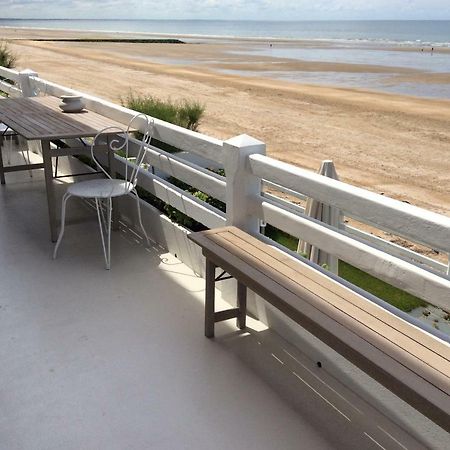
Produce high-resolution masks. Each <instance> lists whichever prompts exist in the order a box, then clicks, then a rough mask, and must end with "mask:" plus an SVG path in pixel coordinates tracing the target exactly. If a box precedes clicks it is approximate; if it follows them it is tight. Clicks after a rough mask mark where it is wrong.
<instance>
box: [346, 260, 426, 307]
mask: <svg viewBox="0 0 450 450" xmlns="http://www.w3.org/2000/svg"><path fill="white" fill-rule="evenodd" d="M339 276H340V277H342V278H344V279H345V280H347V281H350V283H352V284H354V285H356V286H359V287H360V288H362V289H364V290H365V291H367V292H370V293H371V294H373V295H375V296H376V297H378V298H381V299H382V300H384V301H386V302H388V303H390V304H391V305H392V306H395V307H396V308H398V309H401V310H402V311H405V312H411V311H412V310H413V309H415V308H418V307H419V306H428V304H427V303H426V302H425V301H424V300H422V299H420V298H419V297H416V296H414V295H411V294H409V293H408V292H405V291H402V290H401V289H398V288H396V287H394V286H391V285H390V284H388V283H385V282H384V281H382V280H379V279H378V278H375V277H373V276H372V275H369V274H368V273H366V272H363V271H362V270H360V269H358V268H356V267H353V266H352V265H351V264H348V263H346V262H344V261H339Z"/></svg>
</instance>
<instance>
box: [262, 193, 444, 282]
mask: <svg viewBox="0 0 450 450" xmlns="http://www.w3.org/2000/svg"><path fill="white" fill-rule="evenodd" d="M262 195H263V197H264V198H267V199H268V200H271V201H272V202H274V203H276V204H278V205H279V206H280V207H281V208H283V209H286V210H287V211H292V212H294V213H299V214H305V208H304V207H303V206H301V205H297V204H295V203H292V202H290V201H289V200H286V199H284V198H280V197H278V196H276V195H274V194H270V193H268V192H264V193H263V194H262ZM340 229H342V230H343V231H346V232H347V233H348V234H349V235H351V236H353V237H354V238H355V239H357V240H359V241H361V242H364V243H366V244H368V245H371V246H372V247H375V248H377V249H378V250H381V251H384V252H386V253H389V254H391V255H393V256H396V257H398V258H401V259H403V260H405V261H407V262H409V263H411V264H414V265H416V266H418V267H422V268H424V269H426V270H431V271H433V272H434V273H436V274H437V275H440V276H445V277H448V276H449V275H448V266H447V265H446V264H444V263H442V262H440V261H437V260H435V259H432V258H429V257H428V256H425V255H423V254H420V253H417V252H415V251H413V250H410V249H409V248H406V247H402V246H400V245H398V244H395V243H394V242H390V241H388V240H386V239H383V238H381V237H378V236H375V235H373V234H370V233H367V232H365V231H363V230H360V229H358V228H356V227H353V226H351V225H348V224H345V223H341V224H340Z"/></svg>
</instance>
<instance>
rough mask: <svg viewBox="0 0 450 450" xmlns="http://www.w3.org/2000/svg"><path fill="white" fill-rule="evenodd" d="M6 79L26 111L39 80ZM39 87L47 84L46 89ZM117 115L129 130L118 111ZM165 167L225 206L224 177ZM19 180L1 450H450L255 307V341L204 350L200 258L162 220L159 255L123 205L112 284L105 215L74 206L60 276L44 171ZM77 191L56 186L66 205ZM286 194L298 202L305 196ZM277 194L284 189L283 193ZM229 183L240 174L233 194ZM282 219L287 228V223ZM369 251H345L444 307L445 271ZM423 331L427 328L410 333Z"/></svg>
mask: <svg viewBox="0 0 450 450" xmlns="http://www.w3.org/2000/svg"><path fill="white" fill-rule="evenodd" d="M3 74H4V75H5V72H4V73H3ZM8 76H10V77H11V78H14V80H13V81H16V82H17V83H18V84H16V85H12V84H10V85H8V86H5V84H6V83H5V82H3V89H5V90H6V89H8V90H9V93H10V94H12V95H25V94H26V93H27V89H28V88H30V86H31V84H32V83H33V77H29V75H27V77H26V79H23V80H22V82H21V83H20V81H19V75H17V76H16V74H11V73H9V75H8ZM27 82H28V83H30V82H31V84H28V85H27ZM40 83H42V80H39V79H38V78H35V85H36V86H40V88H42V84H40ZM18 86H20V91H19V88H18ZM0 89H2V86H1V85H0ZM60 89H62V88H61V87H56V86H55V85H53V84H52V83H50V82H48V84H47V89H46V90H45V92H47V93H49V94H53V95H60V94H61V92H60ZM36 92H37V90H36ZM41 92H43V90H42V89H41ZM67 92H69V90H67ZM0 101H1V100H0ZM92 101H93V103H92V104H94V103H95V101H94V100H92ZM99 105H100V106H99V107H98V108H97V110H98V111H103V112H105V111H109V108H110V105H109V104H107V103H106V102H105V103H104V104H102V103H99ZM116 113H117V114H124V112H123V110H120V108H117V111H116ZM115 117H117V116H115ZM158 127H159V128H158V133H159V134H158V138H165V139H164V140H168V141H170V143H176V142H178V143H179V142H181V140H182V138H183V135H182V133H183V132H181V131H179V130H174V129H173V127H170V126H168V125H167V126H166V125H165V124H159V123H158ZM177 133H178V134H177ZM180 133H181V134H180ZM184 137H185V138H186V140H187V142H188V143H189V145H193V143H196V144H200V143H201V142H204V145H203V147H202V146H201V145H200V149H199V150H198V152H199V153H200V156H201V157H207V156H208V155H210V153H208V152H210V150H208V148H209V147H208V146H218V145H219V144H218V143H217V142H216V141H214V140H213V139H211V138H207V137H205V138H203V137H201V135H200V137H198V136H196V134H194V133H192V134H186V135H185V136H184ZM202 139H203V141H202ZM161 140H163V139H161ZM220 144H221V145H222V143H220ZM226 145H227V144H225V146H226ZM255 145H256V144H255V143H253V147H252V148H253V149H254V147H255ZM23 149H24V147H23V143H22V144H21V146H20V148H19V147H17V146H16V147H15V148H14V149H13V152H12V159H13V161H12V163H14V160H16V161H19V160H20V159H21V158H22V156H21V152H23ZM154 151H156V150H154ZM194 153H195V152H194ZM31 158H32V159H33V161H32V162H38V161H39V160H40V155H39V154H37V153H31ZM158 158H159V164H160V166H161V167H159V166H157V167H159V168H160V169H161V170H165V171H167V172H168V173H169V174H172V175H176V176H178V177H180V179H183V177H186V176H187V174H190V175H191V176H192V180H193V184H194V183H200V182H203V183H204V186H203V185H202V186H203V187H204V190H205V191H208V190H209V191H214V193H215V194H216V195H217V196H218V198H220V197H221V196H222V197H223V196H224V192H225V191H224V189H225V183H224V180H223V179H221V178H220V177H216V176H213V175H208V174H206V175H205V173H206V171H204V170H203V171H202V170H201V169H198V168H197V164H194V163H192V162H189V161H187V162H186V163H185V164H183V163H182V162H181V161H180V160H179V159H177V158H176V157H173V159H171V158H172V157H170V156H167V155H166V154H164V152H161V154H160V155H159V156H158V157H157V156H154V155H150V157H149V163H151V164H155V162H156V160H157V159H158ZM258 158H260V156H259V155H258V156H257V157H256V158H255V168H254V171H255V173H256V172H258V173H259V172H261V170H262V169H261V168H262V167H263V163H265V159H264V158H266V157H264V156H263V157H261V158H260V159H258ZM268 159H269V158H268ZM64 160H66V158H64ZM80 165H81V163H80V162H79V161H78V160H74V159H70V158H68V159H67V161H62V162H61V163H60V168H59V170H60V171H61V172H64V171H66V172H67V174H70V173H71V171H72V170H75V171H78V169H80V167H78V166H80ZM155 165H156V164H155ZM81 170H84V168H82V167H81ZM292 170H294V169H292ZM172 172H173V173H172ZM294 175H295V173H294ZM294 175H292V176H294ZM6 177H7V180H6V181H7V183H6V185H5V186H2V188H1V189H0V208H1V211H2V214H1V215H0V248H1V251H0V286H1V290H0V343H1V344H0V358H1V361H2V365H1V366H0V398H1V399H2V400H1V404H2V407H1V409H0V448H1V449H3V448H4V449H8V450H15V449H18V450H19V449H20V450H22V449H61V448H64V449H80V448H83V449H84V448H86V449H89V448H99V449H103V448H108V449H125V448H127V449H128V448H130V449H134V448H135V449H144V448H145V449H147V448H151V449H190V448H195V449H205V450H206V449H229V448H237V449H241V448H242V449H244V448H245V449H258V450H259V449H283V450H284V449H298V448H305V449H306V448H307V449H326V448H342V449H352V448H354V449H363V448H364V449H372V448H373V449H375V448H377V449H379V448H380V447H381V448H386V449H391V448H392V449H404V448H411V449H413V448H427V447H428V448H444V447H445V445H446V442H447V441H446V439H447V433H446V432H445V431H444V430H443V429H442V428H440V427H439V426H437V425H436V424H434V423H433V422H432V421H430V420H429V419H428V418H426V417H424V416H423V415H421V414H420V413H419V412H417V411H416V410H414V409H413V408H412V407H411V406H409V405H408V404H406V403H405V402H404V401H402V400H400V399H399V398H398V397H396V396H395V395H393V394H392V393H391V392H389V391H388V390H387V389H385V388H384V387H382V386H381V385H380V384H378V383H377V382H375V381H374V380H373V379H371V378H370V376H368V375H366V374H365V373H363V372H362V371H361V370H359V369H357V368H356V367H354V366H353V365H351V364H349V363H348V362H347V361H346V360H345V359H344V358H343V357H342V356H341V355H339V354H337V353H335V352H334V351H332V350H331V349H329V348H327V347H326V346H325V345H324V344H323V343H321V342H319V341H318V340H317V339H315V338H314V337H313V336H312V335H310V334H309V333H306V332H305V331H304V330H301V329H300V327H298V326H297V325H296V324H294V323H293V322H290V321H289V320H286V319H285V318H282V317H281V315H277V313H276V312H274V311H271V310H270V308H267V309H263V307H262V306H261V304H259V303H257V302H256V301H255V302H256V303H255V305H256V306H254V311H253V315H252V318H249V322H248V327H247V329H246V330H245V331H239V330H237V329H236V327H235V326H234V323H230V322H225V323H223V324H221V325H220V326H217V327H216V328H217V331H216V338H215V339H214V340H209V339H206V338H205V337H204V336H203V302H204V280H203V279H202V278H201V277H200V276H199V275H198V273H201V272H202V267H201V264H202V262H201V261H200V262H197V260H196V258H197V253H199V252H198V249H197V250H196V249H195V248H191V247H188V244H187V241H186V240H184V239H183V238H181V237H180V236H181V235H178V234H176V231H174V230H175V229H176V227H175V228H174V229H172V228H170V230H171V231H168V230H169V228H168V225H167V222H165V221H164V219H161V222H155V219H154V214H155V213H154V212H150V210H149V211H144V221H145V222H146V224H148V226H149V228H151V229H152V240H153V244H152V245H151V246H148V245H146V244H144V242H143V240H142V239H141V237H140V235H139V234H138V233H136V231H135V229H134V227H133V222H134V219H133V216H132V214H131V213H130V212H129V210H128V209H127V205H126V204H121V213H122V220H121V222H120V229H119V230H118V231H116V232H115V233H114V234H113V239H112V258H113V259H112V270H111V271H106V270H104V267H103V257H102V252H101V244H100V240H99V236H98V229H97V227H98V225H97V222H96V217H95V211H94V209H93V208H92V206H91V205H90V203H89V202H81V201H80V202H78V203H74V204H73V205H72V207H71V208H70V209H69V211H68V223H69V226H68V229H67V231H66V236H65V240H64V241H63V244H62V247H61V250H60V257H59V258H58V259H57V260H56V261H53V260H52V259H51V253H52V249H53V244H52V243H51V242H50V240H49V238H48V235H49V233H48V216H47V206H46V191H45V183H44V177H43V173H42V170H35V171H33V177H30V176H29V174H28V172H26V171H23V172H13V173H8V174H6ZM200 179H201V181H199V180H200ZM72 181H73V180H72V178H71V177H67V178H61V179H60V180H59V181H58V190H57V192H58V198H60V197H61V195H62V193H63V192H64V189H65V184H66V183H69V182H72ZM287 181H288V183H287V185H285V186H286V189H287V190H288V191H289V192H290V193H293V191H292V189H291V187H292V186H289V180H287ZM271 182H272V183H275V184H276V185H277V186H278V187H280V188H281V186H280V185H279V184H278V180H272V181H271ZM142 183H143V184H142V186H143V187H144V188H145V189H147V190H149V191H150V192H152V193H154V194H156V195H157V196H159V197H160V198H163V199H164V200H165V201H167V202H168V203H170V204H172V205H173V206H175V207H178V208H179V209H180V210H182V211H183V212H185V213H186V214H188V215H191V216H192V217H194V218H195V219H197V220H199V221H201V222H202V223H203V224H205V225H206V226H208V227H210V228H212V227H214V226H220V225H221V224H223V223H224V221H225V217H224V215H223V214H221V212H220V211H218V210H215V209H214V208H210V207H209V206H207V205H205V204H202V203H201V202H200V201H194V199H193V198H191V197H190V196H189V195H187V194H184V193H182V192H180V191H179V190H177V188H176V187H174V186H170V185H169V183H168V182H167V180H164V179H163V178H159V177H158V176H157V175H154V174H151V173H149V174H148V175H144V176H143V182H142ZM231 183H232V176H231V174H228V173H227V189H229V187H228V184H231ZM196 185H197V184H196ZM226 198H227V200H228V199H231V200H230V202H228V201H227V215H228V216H230V215H231V214H232V213H231V211H230V209H231V207H232V205H233V201H235V200H236V198H235V197H230V196H229V194H228V193H227V197H226ZM263 198H264V199H265V200H264V202H268V203H269V204H262V209H263V213H264V214H265V215H264V218H265V219H268V221H269V223H274V224H275V225H282V222H284V226H285V227H286V228H287V230H286V231H292V229H293V228H294V222H295V220H296V219H294V218H293V215H294V213H295V214H296V213H297V212H298V211H297V209H298V207H296V206H295V205H289V206H288V205H287V202H286V201H281V200H275V199H274V197H273V196H266V197H263ZM367 201H372V199H370V198H369V199H368V200H367ZM234 206H235V208H234V211H233V212H234V214H236V215H237V214H238V212H239V211H238V205H234ZM282 208H284V213H283V214H284V216H283V215H280V216H276V215H275V212H276V211H279V210H281V209H282ZM296 208H297V209H296ZM406 208H408V207H406ZM256 210H258V208H254V211H256ZM280 214H281V213H280ZM405 214H406V213H405ZM301 220H303V219H301ZM443 223H444V219H443ZM297 225H298V226H299V230H300V231H299V232H300V234H301V233H303V234H306V233H309V234H308V236H311V239H310V241H311V242H313V243H314V240H315V239H318V238H317V236H319V234H320V232H319V231H317V230H316V232H317V233H318V234H317V236H316V234H314V233H313V232H312V231H308V230H310V229H309V228H308V226H312V225H305V224H302V222H300V221H299V222H298V223H297ZM388 225H389V224H388ZM386 226H387V225H386ZM444 226H448V225H447V222H445V223H444V225H442V228H444ZM280 228H282V227H280ZM149 231H150V230H149ZM347 231H348V230H347ZM407 231H408V232H410V234H414V230H412V231H411V230H407ZM169 235H170V236H169ZM330 236H331V237H330ZM347 237H348V235H346V238H347ZM319 238H323V239H325V240H326V239H332V238H334V239H335V240H336V242H338V244H337V245H336V247H335V248H334V250H335V251H336V255H337V256H338V257H342V252H343V251H344V250H342V249H343V248H344V247H343V245H344V244H343V242H344V240H343V238H342V237H340V235H338V234H337V232H336V235H330V234H327V235H326V236H325V235H323V236H322V235H320V236H319ZM341 238H342V241H339V239H341ZM361 239H362V238H361V235H358V239H355V242H356V244H352V245H354V247H351V248H350V247H349V248H350V250H348V251H349V253H350V252H353V253H355V252H356V251H358V252H360V253H357V254H355V258H356V259H358V258H359V259H360V260H361V264H362V265H363V267H364V269H368V266H370V265H372V269H373V270H374V271H376V274H377V275H378V276H381V277H383V276H384V277H385V278H387V279H389V280H392V279H395V278H398V279H399V281H398V283H399V284H401V285H402V286H403V287H405V288H406V289H409V290H410V291H414V292H416V293H417V294H426V295H428V296H431V297H433V298H437V299H438V300H437V301H438V305H442V304H444V305H445V301H446V300H445V292H447V294H448V291H445V289H446V287H447V284H446V283H448V275H447V274H446V270H447V267H446V265H444V264H441V263H438V262H434V261H426V260H425V258H424V257H421V256H420V255H416V256H414V258H413V257H411V255H410V254H408V253H407V251H406V250H403V249H396V250H395V252H396V253H395V252H394V253H395V255H393V254H392V252H391V253H390V252H389V251H388V250H386V249H387V248H388V247H387V244H386V243H383V244H382V248H383V249H384V251H385V252H386V253H385V255H386V256H385V258H386V260H387V261H388V262H389V264H387V266H386V267H383V266H382V265H377V264H374V261H375V259H371V258H377V257H378V254H377V253H376V252H375V251H374V252H371V250H370V249H371V248H372V246H375V244H374V242H371V246H370V249H367V248H366V247H365V246H364V245H362V244H361V245H360V246H359V244H358V243H361ZM430 239H431V240H433V239H434V240H436V239H437V238H436V237H432V238H430ZM424 240H426V239H425V238H424ZM341 244H342V245H341ZM349 245H350V244H349ZM380 245H381V244H380ZM442 245H443V247H445V246H446V245H447V242H444V243H443V244H442ZM168 250H169V251H168ZM377 251H380V250H377ZM364 252H365V253H364ZM363 254H364V255H365V256H366V259H364V258H362V257H361V255H363ZM349 258H350V256H349ZM395 258H397V259H399V262H398V265H397V266H396V265H395V264H396V261H397V260H396V259H395ZM402 258H403V259H402ZM408 258H409V259H408ZM343 259H344V258H343ZM413 260H414V261H415V263H414V264H413V263H412V261H413ZM182 261H183V262H182ZM352 262H353V261H352ZM425 263H427V264H428V266H429V267H427V269H423V267H422V266H424V265H425ZM193 269H194V270H193ZM421 271H422V272H423V273H422V272H421ZM404 274H406V275H405V276H403V278H401V275H404ZM330 276H331V275H330ZM394 281H395V280H394ZM217 295H218V296H219V297H220V302H219V307H221V308H224V307H226V305H227V302H226V301H228V300H229V299H228V297H227V293H226V289H223V291H217ZM368 298H371V297H370V296H368ZM447 299H448V297H447ZM371 300H373V299H372V298H371ZM447 301H448V300H447ZM399 314H400V313H399ZM256 317H259V319H258V318H256ZM402 317H404V316H402ZM405 320H406V319H405ZM268 325H270V326H268ZM411 326H418V324H417V323H416V322H414V321H413V320H412V322H411ZM426 332H427V333H431V332H432V330H429V329H427V330H426ZM435 336H436V339H440V338H443V336H440V335H439V333H436V334H435ZM319 360H320V361H321V364H320V365H318V364H317V363H318V361H319Z"/></svg>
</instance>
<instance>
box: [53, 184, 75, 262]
mask: <svg viewBox="0 0 450 450" xmlns="http://www.w3.org/2000/svg"><path fill="white" fill-rule="evenodd" d="M70 197H72V196H71V195H70V194H69V193H67V192H66V193H65V194H64V196H63V199H62V206H61V230H60V231H59V236H58V240H57V241H56V244H55V248H54V250H53V259H56V256H57V254H58V248H59V246H60V244H61V241H62V238H63V236H64V228H65V225H66V204H67V200H69V198H70Z"/></svg>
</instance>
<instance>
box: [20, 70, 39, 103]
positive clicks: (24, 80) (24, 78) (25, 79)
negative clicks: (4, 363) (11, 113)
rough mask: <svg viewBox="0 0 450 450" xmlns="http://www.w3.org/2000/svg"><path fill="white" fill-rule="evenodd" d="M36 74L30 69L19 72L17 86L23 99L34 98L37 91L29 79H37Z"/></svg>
mask: <svg viewBox="0 0 450 450" xmlns="http://www.w3.org/2000/svg"><path fill="white" fill-rule="evenodd" d="M37 76H38V74H37V73H36V72H34V71H33V70H31V69H25V70H22V71H21V72H19V85H20V90H21V91H22V96H23V97H36V95H37V90H36V89H35V87H34V86H33V84H32V83H31V79H30V78H31V77H37Z"/></svg>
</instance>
